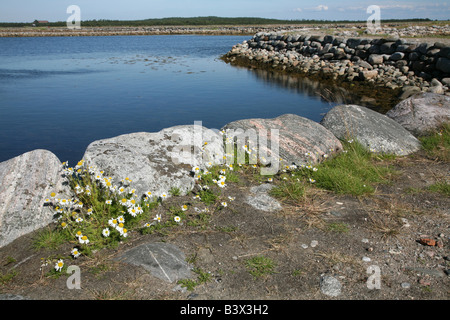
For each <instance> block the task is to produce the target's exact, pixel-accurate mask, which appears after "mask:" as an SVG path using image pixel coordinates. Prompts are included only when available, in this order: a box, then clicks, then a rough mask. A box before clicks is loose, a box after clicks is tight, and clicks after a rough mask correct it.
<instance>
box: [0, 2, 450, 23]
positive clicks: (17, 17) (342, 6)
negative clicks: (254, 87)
mask: <svg viewBox="0 0 450 320" xmlns="http://www.w3.org/2000/svg"><path fill="white" fill-rule="evenodd" d="M70 5H77V6H78V7H79V8H80V14H81V20H93V19H97V20H99V19H112V20H138V19H150V18H165V17H199V16H220V17H261V18H275V19H294V20H297V19H298V20H301V19H323V20H363V21H365V20H367V19H368V18H369V17H370V15H371V13H367V8H368V7H369V6H370V5H377V6H379V7H380V17H381V21H383V19H406V18H429V19H433V20H434V19H437V20H447V19H450V0H431V1H428V0H405V1H393V0H277V1H274V0H270V1H269V0H121V1H116V0H0V22H31V21H34V20H36V19H37V20H48V21H51V22H53V21H67V19H68V18H69V16H70V15H71V14H68V13H67V8H68V7H69V6H70Z"/></svg>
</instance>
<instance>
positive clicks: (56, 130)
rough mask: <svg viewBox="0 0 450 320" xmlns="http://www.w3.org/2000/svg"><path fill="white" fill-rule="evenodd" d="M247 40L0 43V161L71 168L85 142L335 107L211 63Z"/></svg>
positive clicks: (304, 89)
mask: <svg viewBox="0 0 450 320" xmlns="http://www.w3.org/2000/svg"><path fill="white" fill-rule="evenodd" d="M248 38H249V37H248V36H194V35H183V36H176V35H172V36H111V37H38V38H0V161H4V160H7V159H10V158H12V157H15V156H17V155H20V154H22V153H24V152H27V151H31V150H34V149H47V150H50V151H52V152H53V153H55V154H56V155H57V156H58V157H59V158H60V160H61V161H67V160H68V161H69V164H73V163H74V162H76V161H78V160H79V159H81V158H82V156H83V154H84V151H85V149H86V147H87V146H88V144H89V143H91V142H92V141H94V140H98V139H104V138H109V137H114V136H117V135H120V134H126V133H131V132H139V131H147V132H156V131H159V130H161V129H163V128H166V127H171V126H174V125H181V124H194V121H202V124H203V125H204V126H206V127H208V128H221V127H222V126H223V125H225V124H226V123H228V122H231V121H234V120H238V119H245V118H255V117H257V118H272V117H276V116H279V115H281V114H285V113H294V114H298V115H300V116H303V117H306V118H309V119H311V120H314V121H320V120H321V118H322V117H323V114H324V113H326V112H327V111H328V110H329V109H330V108H331V107H332V106H333V105H335V103H330V102H328V101H327V99H324V98H323V97H322V96H321V94H320V91H321V90H322V89H321V88H320V86H318V84H317V83H313V82H308V83H303V82H298V80H296V82H295V81H294V80H289V79H286V78H280V77H273V76H268V74H267V73H266V74H264V71H261V72H260V73H255V71H252V70H248V69H245V68H236V67H233V66H230V65H228V64H226V63H224V62H223V61H222V60H220V59H219V58H220V56H222V55H223V54H225V53H226V52H227V51H229V50H230V49H231V47H232V46H233V45H235V44H237V43H241V42H242V41H243V40H246V39H248Z"/></svg>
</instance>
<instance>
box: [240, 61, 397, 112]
mask: <svg viewBox="0 0 450 320" xmlns="http://www.w3.org/2000/svg"><path fill="white" fill-rule="evenodd" d="M233 66H234V67H236V68H239V69H247V71H248V73H249V74H250V75H251V76H252V77H253V78H255V79H256V80H257V81H260V82H263V83H264V85H266V86H269V87H277V88H279V89H284V90H288V91H289V92H291V93H296V94H301V95H305V96H308V97H311V98H315V99H319V100H321V101H323V102H327V103H330V104H332V105H339V104H357V105H360V106H364V107H367V108H370V109H373V110H375V111H378V112H380V113H385V112H386V111H387V110H389V109H391V108H392V107H393V106H394V105H395V103H396V101H395V99H394V100H393V101H394V102H391V100H389V99H385V100H384V101H380V100H377V99H376V97H377V95H379V92H378V91H377V90H370V89H369V90H367V89H368V88H366V90H361V88H359V87H358V88H355V89H354V90H351V89H348V88H345V87H343V86H338V85H337V84H336V83H333V82H331V81H325V80H317V79H314V78H309V77H306V76H303V75H300V74H298V75H296V74H288V73H282V72H278V71H271V70H266V69H260V68H254V67H243V66H238V65H233ZM364 91H365V92H364ZM391 94H392V95H394V93H391Z"/></svg>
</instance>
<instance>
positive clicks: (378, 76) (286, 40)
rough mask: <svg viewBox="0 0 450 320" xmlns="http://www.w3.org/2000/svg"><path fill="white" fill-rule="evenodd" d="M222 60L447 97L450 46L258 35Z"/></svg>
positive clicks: (449, 85) (285, 35)
mask: <svg viewBox="0 0 450 320" xmlns="http://www.w3.org/2000/svg"><path fill="white" fill-rule="evenodd" d="M224 58H225V60H228V61H230V62H233V61H235V60H236V59H237V58H241V59H246V60H248V61H249V62H257V63H263V64H266V65H268V66H269V67H272V68H281V69H284V70H286V69H290V70H292V71H297V72H300V73H306V74H317V73H319V74H321V75H322V76H324V77H331V78H334V79H338V78H339V79H341V80H345V81H354V80H363V81H368V82H370V83H374V84H376V85H382V86H386V87H389V88H392V89H395V88H402V89H403V91H404V94H403V95H404V96H403V98H406V97H408V96H410V95H411V94H413V93H416V92H420V91H422V92H433V93H438V94H447V95H450V92H449V87H450V47H449V46H448V45H446V44H444V43H441V42H435V43H433V44H431V43H427V42H423V43H420V42H413V41H407V40H404V39H398V40H389V39H366V38H346V37H336V36H332V35H327V36H318V35H317V36H316V35H305V34H281V33H264V32H259V33H257V34H255V35H254V36H253V37H252V38H251V39H250V40H248V41H244V42H243V43H240V44H237V45H235V46H234V47H233V48H232V49H231V50H230V51H229V52H228V53H227V54H226V55H225V57H224Z"/></svg>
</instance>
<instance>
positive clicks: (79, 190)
mask: <svg viewBox="0 0 450 320" xmlns="http://www.w3.org/2000/svg"><path fill="white" fill-rule="evenodd" d="M62 171H63V174H64V175H65V177H66V179H67V180H68V182H69V185H70V186H71V188H72V190H73V195H72V197H70V198H67V197H66V198H61V197H58V196H57V194H56V193H55V192H52V193H51V194H50V196H49V197H48V198H47V199H45V203H44V205H45V206H50V207H52V208H53V210H54V212H55V214H56V216H57V224H58V227H59V229H60V230H61V231H62V232H63V233H64V234H65V235H67V237H68V239H69V240H70V239H73V240H76V242H77V243H78V244H79V246H78V247H75V248H73V249H72V251H71V255H72V256H73V258H77V257H79V256H80V255H82V254H85V253H89V252H90V251H91V250H92V249H94V248H97V247H99V246H100V247H101V246H104V245H106V244H107V243H109V241H121V239H123V238H126V237H127V236H128V233H129V230H128V229H127V228H126V226H125V219H127V222H128V221H131V222H132V221H133V220H139V219H140V218H141V217H140V216H143V215H145V214H146V213H147V214H148V211H149V210H150V209H151V207H152V206H153V204H155V203H156V202H157V201H158V199H159V198H158V197H156V196H153V194H152V193H151V192H150V191H149V192H147V193H145V194H144V195H142V196H141V197H139V196H138V195H137V194H136V190H135V189H133V188H132V186H131V183H132V180H131V179H130V178H129V177H126V178H124V179H123V180H121V181H119V182H118V183H114V182H113V179H112V178H111V177H109V176H107V175H105V172H104V171H100V170H97V169H96V168H95V167H93V166H88V165H87V164H86V163H85V161H83V160H81V161H79V162H78V163H77V165H76V166H74V167H69V165H68V163H67V162H64V163H63V165H62ZM161 198H163V196H162V197H161ZM73 240H72V241H73ZM55 269H56V268H55ZM56 270H57V271H60V270H61V268H59V267H58V268H57V269H56Z"/></svg>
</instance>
